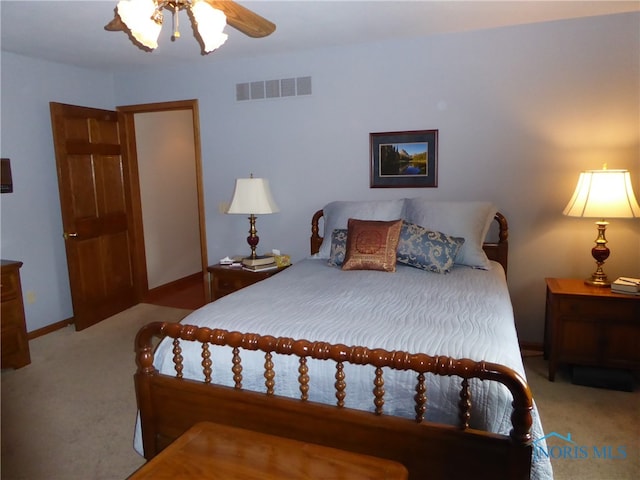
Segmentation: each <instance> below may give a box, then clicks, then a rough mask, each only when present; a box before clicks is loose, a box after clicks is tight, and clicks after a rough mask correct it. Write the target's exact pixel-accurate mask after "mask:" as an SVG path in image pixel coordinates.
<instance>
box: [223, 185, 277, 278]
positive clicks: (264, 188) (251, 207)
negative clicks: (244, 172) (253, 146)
mask: <svg viewBox="0 0 640 480" xmlns="http://www.w3.org/2000/svg"><path fill="white" fill-rule="evenodd" d="M279 211H280V210H279V208H278V206H277V205H276V202H275V201H274V200H273V197H272V196H271V190H270V189H269V181H268V180H266V179H264V178H253V174H251V177H250V178H237V179H236V187H235V190H234V192H233V198H232V199H231V205H230V206H229V209H228V210H227V213H230V214H238V213H239V214H245V215H249V236H248V237H247V243H248V244H249V246H250V247H251V256H249V257H247V258H245V259H244V260H243V264H245V265H248V266H252V265H256V264H259V263H260V262H259V260H260V259H261V258H263V257H259V256H258V255H256V247H257V246H258V242H259V241H260V237H258V235H257V230H256V215H264V214H268V213H276V212H279Z"/></svg>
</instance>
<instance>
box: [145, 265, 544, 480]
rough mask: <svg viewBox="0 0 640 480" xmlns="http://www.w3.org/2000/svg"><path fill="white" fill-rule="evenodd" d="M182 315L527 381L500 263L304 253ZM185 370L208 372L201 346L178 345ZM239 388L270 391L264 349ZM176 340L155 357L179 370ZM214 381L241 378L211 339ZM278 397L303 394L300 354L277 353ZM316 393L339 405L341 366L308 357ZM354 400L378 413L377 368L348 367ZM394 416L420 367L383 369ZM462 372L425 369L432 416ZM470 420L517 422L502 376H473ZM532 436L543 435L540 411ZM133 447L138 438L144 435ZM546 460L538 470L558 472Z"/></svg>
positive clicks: (246, 359) (451, 403) (450, 412)
mask: <svg viewBox="0 0 640 480" xmlns="http://www.w3.org/2000/svg"><path fill="white" fill-rule="evenodd" d="M182 323H185V324H190V325H197V326H200V327H209V328H221V329H225V330H230V331H240V332H243V333H257V334H261V335H273V336H282V337H290V338H294V339H306V340H309V341H324V342H329V343H342V344H346V345H359V346H367V347H370V348H383V349H386V350H402V351H408V352H410V353H427V354H429V355H433V356H435V355H446V356H450V357H454V358H470V359H472V360H485V361H488V362H494V363H499V364H503V365H507V366H509V367H511V368H512V369H514V370H515V371H517V372H518V373H520V374H521V375H522V376H523V377H525V378H526V376H525V372H524V366H523V363H522V358H521V356H520V350H519V346H518V339H517V333H516V330H515V324H514V317H513V309H512V306H511V301H510V297H509V292H508V289H507V283H506V279H505V274H504V270H503V269H502V267H501V266H500V265H499V264H498V263H495V262H493V263H492V268H491V269H490V270H479V269H473V268H469V267H465V266H456V267H454V268H453V269H452V271H451V272H450V273H448V274H434V273H428V272H425V271H423V270H419V269H416V268H412V267H408V266H404V265H398V266H397V269H396V272H394V273H389V272H379V271H362V270H356V271H343V270H341V269H339V268H336V267H332V266H329V265H328V264H327V262H326V260H321V259H314V258H308V259H305V260H302V261H300V262H298V263H296V264H295V265H293V266H291V267H289V268H288V269H286V270H284V271H282V272H280V273H278V274H277V275H274V276H272V277H270V278H268V279H266V280H264V281H261V282H259V283H257V284H254V285H251V286H249V287H246V288H244V289H242V290H240V291H238V292H236V293H233V294H231V295H227V296H225V297H223V298H221V299H219V300H217V301H215V302H213V303H210V304H208V305H206V306H204V307H203V308H200V309H198V310H196V311H194V312H193V313H191V314H190V315H189V316H187V317H186V318H185V319H184V320H183V321H182ZM181 348H182V355H183V357H184V359H185V362H184V369H183V375H184V377H185V378H190V379H194V380H202V379H203V378H204V376H203V373H202V366H201V365H200V362H201V360H202V359H201V357H200V354H201V347H200V345H199V344H197V343H196V342H188V341H182V342H181ZM241 355H242V365H243V388H245V389H249V390H256V391H265V387H264V381H265V380H264V377H263V373H264V354H262V353H260V352H253V351H243V352H242V353H241ZM172 357H173V353H172V345H171V342H169V341H166V340H165V341H163V342H161V343H160V345H159V346H158V348H157V351H156V355H155V361H154V364H155V366H156V368H157V369H158V370H159V371H160V372H161V373H165V374H168V375H174V374H175V371H174V369H173V361H172ZM211 359H212V361H213V381H214V382H216V383H220V384H223V385H230V386H231V385H233V374H232V372H231V366H232V363H231V351H230V349H229V348H228V347H218V346H215V347H214V346H212V347H211ZM273 361H274V364H275V371H276V376H275V393H276V394H277V395H284V396H291V397H299V396H300V393H299V390H298V388H299V387H298V381H297V377H298V372H297V368H298V363H297V359H296V358H293V357H288V356H281V355H274V360H273ZM308 366H309V377H310V378H311V381H310V389H309V399H310V400H312V401H319V402H323V403H330V404H335V403H336V399H335V396H334V395H335V393H334V388H333V384H334V382H335V378H334V375H335V363H333V362H327V361H322V360H310V361H309V362H308ZM345 374H346V378H345V381H346V383H347V390H346V392H347V396H346V399H345V404H346V406H347V407H351V408H357V409H362V410H371V411H373V409H374V405H373V399H372V395H371V390H372V387H373V367H362V366H358V365H345ZM384 382H385V384H384V385H385V390H386V395H385V404H384V412H385V413H387V414H393V415H400V416H407V417H411V418H412V417H413V416H414V415H415V413H414V410H413V403H412V398H413V395H414V394H415V390H414V389H415V383H416V379H415V374H413V373H411V372H403V371H392V370H385V373H384ZM460 382H461V380H460V379H459V378H458V377H438V376H434V375H428V376H427V392H426V395H427V415H426V419H427V420H430V421H436V422H441V423H449V424H456V423H457V402H458V393H459V389H460ZM470 386H471V389H472V401H473V408H472V412H471V415H472V416H471V422H470V423H471V426H472V427H473V428H480V429H484V430H488V431H491V432H495V433H501V434H508V433H509V431H510V430H511V424H510V415H511V401H512V398H511V394H510V393H509V391H508V390H507V389H506V388H505V387H503V386H502V385H500V384H497V383H496V382H482V381H480V380H477V379H473V380H471V382H470ZM533 419H534V425H533V432H532V433H533V437H534V439H540V438H542V437H543V436H544V433H543V431H542V426H541V423H540V420H539V417H538V415H537V412H536V411H534V415H533ZM136 441H137V442H138V443H137V449H138V450H139V451H140V450H141V449H140V448H139V446H140V445H139V439H137V440H136ZM551 476H552V475H551V467H550V464H548V462H538V463H536V464H534V469H533V477H534V478H540V479H543V478H551Z"/></svg>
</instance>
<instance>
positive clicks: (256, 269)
mask: <svg viewBox="0 0 640 480" xmlns="http://www.w3.org/2000/svg"><path fill="white" fill-rule="evenodd" d="M242 269H243V270H247V271H249V272H266V271H267V270H277V269H278V265H276V264H275V262H274V263H271V264H269V265H254V266H253V267H250V266H247V265H244V266H243V267H242Z"/></svg>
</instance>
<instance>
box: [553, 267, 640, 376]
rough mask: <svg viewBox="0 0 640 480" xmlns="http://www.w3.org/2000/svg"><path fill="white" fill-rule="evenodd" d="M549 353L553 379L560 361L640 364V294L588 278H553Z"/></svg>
mask: <svg viewBox="0 0 640 480" xmlns="http://www.w3.org/2000/svg"><path fill="white" fill-rule="evenodd" d="M546 282H547V305H546V314H545V325H544V354H545V358H548V359H549V380H550V381H553V380H554V379H555V374H556V370H557V368H558V365H559V364H562V363H566V364H575V365H587V366H591V367H611V368H620V369H638V368H640V296H637V295H624V294H617V293H612V292H611V289H610V288H606V287H592V286H590V285H586V284H585V283H584V281H583V280H579V279H568V278H547V279H546Z"/></svg>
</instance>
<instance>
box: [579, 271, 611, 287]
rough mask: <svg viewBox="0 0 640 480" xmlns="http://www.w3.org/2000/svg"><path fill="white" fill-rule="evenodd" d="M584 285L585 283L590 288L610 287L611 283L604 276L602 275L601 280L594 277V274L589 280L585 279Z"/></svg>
mask: <svg viewBox="0 0 640 480" xmlns="http://www.w3.org/2000/svg"><path fill="white" fill-rule="evenodd" d="M584 283H586V284H587V285H591V286H592V287H610V286H611V282H610V281H609V279H608V278H607V276H606V275H604V278H602V277H599V276H596V274H593V275H592V276H591V278H587V279H585V281H584Z"/></svg>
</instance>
